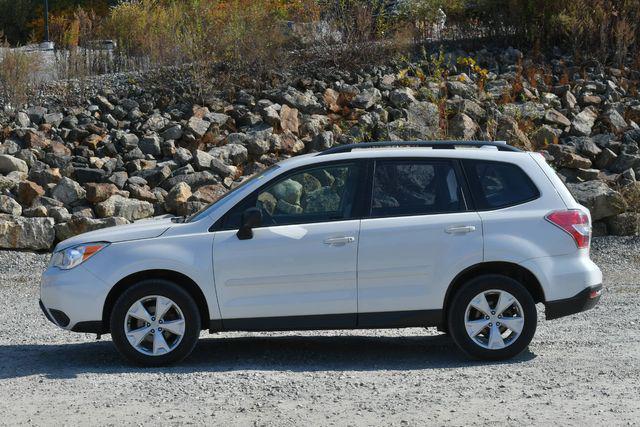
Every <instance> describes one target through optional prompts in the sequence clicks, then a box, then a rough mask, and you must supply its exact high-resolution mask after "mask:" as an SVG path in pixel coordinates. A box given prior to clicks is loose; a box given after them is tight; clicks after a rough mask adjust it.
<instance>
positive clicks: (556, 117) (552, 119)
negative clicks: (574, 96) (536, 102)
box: [544, 109, 571, 129]
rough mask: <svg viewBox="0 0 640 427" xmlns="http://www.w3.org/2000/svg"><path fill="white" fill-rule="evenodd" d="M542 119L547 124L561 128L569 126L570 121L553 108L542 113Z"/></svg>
mask: <svg viewBox="0 0 640 427" xmlns="http://www.w3.org/2000/svg"><path fill="white" fill-rule="evenodd" d="M544 121H545V122H547V123H548V124H551V125H555V126H559V127H561V128H563V129H564V128H568V127H569V126H571V121H570V120H569V119H567V117H566V116H565V115H564V114H562V113H560V112H559V111H557V110H553V109H551V110H548V111H547V112H546V113H544Z"/></svg>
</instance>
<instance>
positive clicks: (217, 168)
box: [209, 157, 237, 178]
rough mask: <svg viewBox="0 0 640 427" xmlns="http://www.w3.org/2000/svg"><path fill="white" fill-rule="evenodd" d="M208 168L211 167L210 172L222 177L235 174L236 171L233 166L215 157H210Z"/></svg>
mask: <svg viewBox="0 0 640 427" xmlns="http://www.w3.org/2000/svg"><path fill="white" fill-rule="evenodd" d="M209 168H210V169H211V172H213V173H215V174H217V175H220V176H221V177H223V178H225V177H227V176H235V175H236V172H237V169H236V168H235V167H234V166H229V165H227V164H225V163H224V162H223V161H221V160H220V159H217V158H215V157H212V158H211V162H210V163H209Z"/></svg>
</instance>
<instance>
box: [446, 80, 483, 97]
mask: <svg viewBox="0 0 640 427" xmlns="http://www.w3.org/2000/svg"><path fill="white" fill-rule="evenodd" d="M447 91H448V92H449V94H450V95H457V96H459V97H461V98H465V99H473V98H475V97H476V96H477V94H478V90H477V88H476V87H475V86H474V85H471V84H467V83H464V82H461V81H458V80H452V81H448V82H447Z"/></svg>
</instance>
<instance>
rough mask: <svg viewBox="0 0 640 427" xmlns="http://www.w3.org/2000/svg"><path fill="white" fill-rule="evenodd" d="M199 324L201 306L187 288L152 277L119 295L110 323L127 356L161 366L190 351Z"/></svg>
mask: <svg viewBox="0 0 640 427" xmlns="http://www.w3.org/2000/svg"><path fill="white" fill-rule="evenodd" d="M200 325H201V321H200V313H199V311H198V307H197V305H196V303H195V302H194V300H193V298H191V296H190V295H189V294H188V293H187V292H186V291H185V290H184V289H182V288H180V287H179V286H177V285H176V284H175V283H172V282H169V281H166V280H158V279H153V280H144V281H141V282H139V283H137V284H135V285H133V286H131V287H130V288H129V289H127V291H125V292H124V293H123V294H122V295H121V296H120V298H118V300H117V301H116V303H115V305H114V307H113V311H112V313H111V325H110V326H111V336H112V338H113V343H114V344H115V346H116V348H117V349H118V351H119V352H120V354H122V355H123V356H124V357H125V358H126V359H127V360H129V361H131V362H133V363H136V364H139V365H145V366H162V365H168V364H171V363H176V362H179V361H181V360H183V359H184V358H185V357H187V356H188V355H189V354H191V352H192V351H193V349H194V348H195V346H196V343H197V341H198V337H199V335H200Z"/></svg>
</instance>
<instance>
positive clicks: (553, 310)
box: [545, 285, 602, 320]
mask: <svg viewBox="0 0 640 427" xmlns="http://www.w3.org/2000/svg"><path fill="white" fill-rule="evenodd" d="M601 294H602V285H595V286H589V287H588V288H585V289H583V290H582V291H580V292H578V293H577V294H576V295H574V296H572V297H570V298H565V299H560V300H556V301H547V303H546V304H545V316H546V318H547V320H552V319H557V318H559V317H564V316H569V315H572V314H576V313H580V312H581V311H586V310H589V309H591V308H593V307H594V306H595V305H596V304H597V303H598V301H600V296H601Z"/></svg>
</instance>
